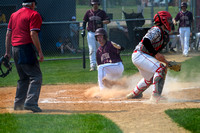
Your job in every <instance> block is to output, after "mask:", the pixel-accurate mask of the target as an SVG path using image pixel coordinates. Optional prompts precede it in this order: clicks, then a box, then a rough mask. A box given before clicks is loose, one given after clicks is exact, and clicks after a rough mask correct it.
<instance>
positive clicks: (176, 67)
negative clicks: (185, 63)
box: [168, 61, 181, 72]
mask: <svg viewBox="0 0 200 133" xmlns="http://www.w3.org/2000/svg"><path fill="white" fill-rule="evenodd" d="M168 68H169V69H171V70H174V71H176V72H179V71H181V63H180V62H176V61H170V62H169V64H168Z"/></svg>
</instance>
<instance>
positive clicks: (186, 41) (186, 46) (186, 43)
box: [183, 27, 190, 56]
mask: <svg viewBox="0 0 200 133" xmlns="http://www.w3.org/2000/svg"><path fill="white" fill-rule="evenodd" d="M184 34H185V35H184V36H185V37H184V53H183V54H184V55H185V56H188V51H189V41H190V28H189V27H185V30H184Z"/></svg>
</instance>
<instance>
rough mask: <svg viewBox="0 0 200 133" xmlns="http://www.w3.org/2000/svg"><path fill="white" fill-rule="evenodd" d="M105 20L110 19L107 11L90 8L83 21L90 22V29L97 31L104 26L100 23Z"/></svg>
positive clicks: (88, 28)
mask: <svg viewBox="0 0 200 133" xmlns="http://www.w3.org/2000/svg"><path fill="white" fill-rule="evenodd" d="M103 20H110V19H109V17H108V16H107V14H106V12H105V11H103V10H101V9H98V10H97V11H93V10H92V9H90V10H88V11H87V12H86V13H85V16H84V18H83V21H85V22H86V23H87V22H88V27H87V30H88V31H92V32H95V31H96V29H98V28H103V24H102V23H100V22H102V21H103Z"/></svg>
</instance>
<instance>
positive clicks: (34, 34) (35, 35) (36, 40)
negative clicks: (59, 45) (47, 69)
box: [30, 30, 44, 62]
mask: <svg viewBox="0 0 200 133" xmlns="http://www.w3.org/2000/svg"><path fill="white" fill-rule="evenodd" d="M30 35H31V39H32V41H33V44H34V45H35V47H36V49H37V51H38V54H39V58H40V59H39V61H40V62H42V61H43V60H44V56H43V53H42V49H41V45H40V41H39V37H38V32H37V31H34V30H32V31H31V32H30Z"/></svg>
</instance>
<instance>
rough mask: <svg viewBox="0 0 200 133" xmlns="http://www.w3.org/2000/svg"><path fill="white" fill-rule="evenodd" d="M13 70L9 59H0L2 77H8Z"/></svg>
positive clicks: (0, 75)
mask: <svg viewBox="0 0 200 133" xmlns="http://www.w3.org/2000/svg"><path fill="white" fill-rule="evenodd" d="M2 66H4V67H5V68H6V70H5V68H2ZM11 70H12V64H11V63H10V62H9V59H8V58H7V57H4V56H2V57H1V58H0V71H1V74H0V77H3V78H4V77H6V76H7V75H8V74H9V72H10V71H11Z"/></svg>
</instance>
